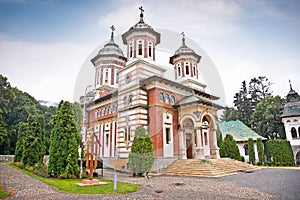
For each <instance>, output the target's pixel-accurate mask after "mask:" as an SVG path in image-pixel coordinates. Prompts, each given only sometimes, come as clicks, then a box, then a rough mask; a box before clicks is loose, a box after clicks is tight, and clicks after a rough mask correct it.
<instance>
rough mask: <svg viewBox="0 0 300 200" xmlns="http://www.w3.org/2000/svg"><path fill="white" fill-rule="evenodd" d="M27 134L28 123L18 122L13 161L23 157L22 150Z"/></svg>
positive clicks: (18, 160)
mask: <svg viewBox="0 0 300 200" xmlns="http://www.w3.org/2000/svg"><path fill="white" fill-rule="evenodd" d="M28 135H29V129H28V123H25V122H20V123H19V130H18V141H17V144H16V149H15V157H14V161H15V162H20V161H21V160H22V157H23V151H24V149H25V143H26V137H27V136H28Z"/></svg>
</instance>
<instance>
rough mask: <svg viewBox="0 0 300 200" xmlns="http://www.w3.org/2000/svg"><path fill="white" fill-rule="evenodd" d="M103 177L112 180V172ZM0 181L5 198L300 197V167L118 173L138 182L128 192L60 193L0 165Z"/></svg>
mask: <svg viewBox="0 0 300 200" xmlns="http://www.w3.org/2000/svg"><path fill="white" fill-rule="evenodd" d="M104 178H106V179H110V180H113V173H112V171H109V170H105V171H104ZM0 181H1V183H2V185H3V187H4V188H5V189H6V190H8V191H10V192H11V193H13V195H12V196H11V197H9V198H8V199H55V200H59V199H299V197H300V191H299V188H300V185H299V184H300V170H293V169H262V170H258V171H256V172H253V173H242V174H237V175H231V176H227V177H223V178H215V179H211V178H191V177H171V176H157V177H152V178H150V181H148V182H147V181H146V180H145V179H144V178H131V177H128V175H124V174H118V181H124V182H130V183H137V184H140V185H141V186H140V189H139V190H138V191H136V192H133V193H129V194H118V195H78V194H66V193H62V192H60V191H58V190H56V189H55V188H52V187H51V186H48V185H47V184H44V183H42V182H40V181H38V180H36V179H33V178H31V177H30V176H28V175H26V174H23V173H22V172H20V171H18V170H16V169H14V168H12V167H10V166H7V165H4V164H0Z"/></svg>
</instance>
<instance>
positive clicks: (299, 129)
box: [298, 126, 300, 138]
mask: <svg viewBox="0 0 300 200" xmlns="http://www.w3.org/2000/svg"><path fill="white" fill-rule="evenodd" d="M298 137H299V138H300V126H299V127H298Z"/></svg>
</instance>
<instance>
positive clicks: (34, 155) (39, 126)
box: [22, 114, 46, 166]
mask: <svg viewBox="0 0 300 200" xmlns="http://www.w3.org/2000/svg"><path fill="white" fill-rule="evenodd" d="M27 123H28V134H27V136H26V137H25V146H24V151H23V155H22V162H23V163H24V165H28V166H34V164H36V163H43V158H44V155H45V153H46V147H45V143H44V117H43V115H39V114H34V115H29V117H28V120H27Z"/></svg>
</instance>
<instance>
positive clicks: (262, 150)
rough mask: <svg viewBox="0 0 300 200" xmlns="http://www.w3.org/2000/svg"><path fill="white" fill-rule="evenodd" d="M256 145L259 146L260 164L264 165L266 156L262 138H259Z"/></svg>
mask: <svg viewBox="0 0 300 200" xmlns="http://www.w3.org/2000/svg"><path fill="white" fill-rule="evenodd" d="M256 145H257V154H258V164H263V163H264V162H265V154H264V147H263V142H262V139H261V138H257V141H256Z"/></svg>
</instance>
